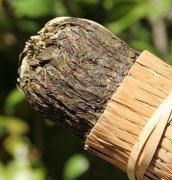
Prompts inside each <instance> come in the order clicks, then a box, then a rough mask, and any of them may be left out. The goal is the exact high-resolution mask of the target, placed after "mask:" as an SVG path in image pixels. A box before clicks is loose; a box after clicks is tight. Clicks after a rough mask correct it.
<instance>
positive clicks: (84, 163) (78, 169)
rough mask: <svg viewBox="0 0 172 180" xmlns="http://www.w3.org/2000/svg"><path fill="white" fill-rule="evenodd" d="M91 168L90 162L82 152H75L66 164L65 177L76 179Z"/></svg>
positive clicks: (71, 179) (66, 178)
mask: <svg viewBox="0 0 172 180" xmlns="http://www.w3.org/2000/svg"><path fill="white" fill-rule="evenodd" d="M88 168H89V162H88V160H87V159H86V157H85V156H83V155H82V154H75V155H73V156H72V157H71V158H69V159H68V161H67V162H66V164H65V167H64V179H65V180H74V179H76V178H78V177H79V176H81V175H82V174H83V173H85V172H86V171H87V170H88Z"/></svg>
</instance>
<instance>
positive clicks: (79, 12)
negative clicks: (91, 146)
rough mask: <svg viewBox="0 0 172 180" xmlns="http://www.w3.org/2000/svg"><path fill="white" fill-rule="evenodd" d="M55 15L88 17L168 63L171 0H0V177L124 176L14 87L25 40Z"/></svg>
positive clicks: (73, 179)
mask: <svg viewBox="0 0 172 180" xmlns="http://www.w3.org/2000/svg"><path fill="white" fill-rule="evenodd" d="M57 16H74V17H81V18H88V19H91V20H94V21H96V22H99V23H101V24H103V25H104V26H106V27H107V28H108V29H109V30H110V31H112V32H113V33H114V34H115V35H117V36H118V37H120V38H122V39H123V40H124V41H126V42H127V43H128V44H129V45H130V46H131V47H133V48H134V49H137V50H139V51H142V50H144V49H147V50H149V51H151V52H153V53H155V54H156V55H158V56H159V57H161V58H163V59H165V61H166V62H168V63H172V0H145V1H143V0H0V180H105V179H107V180H111V179H113V180H114V179H118V180H125V179H127V176H126V174H125V173H124V172H122V171H121V170H119V169H117V168H115V167H114V166H113V165H111V164H109V163H107V162H105V161H103V160H101V159H100V158H97V157H95V156H93V155H91V154H90V153H88V152H85V151H84V150H83V142H80V139H78V138H77V137H75V136H74V135H73V134H72V133H71V132H70V130H66V129H65V128H63V127H61V126H60V125H58V124H57V125H54V124H53V123H52V122H50V121H49V120H46V119H43V118H42V117H40V116H39V115H38V114H37V113H35V112H34V111H33V110H32V109H31V108H30V106H29V105H28V103H27V102H26V101H25V98H24V95H23V94H22V93H20V92H19V91H18V90H17V89H16V79H17V76H18V75H17V68H18V67H17V66H18V57H19V54H20V52H21V51H22V49H23V48H24V45H25V41H26V40H27V39H28V38H29V37H30V36H31V35H34V34H36V32H37V31H39V30H40V29H41V27H43V25H44V24H45V23H46V22H47V21H48V20H50V19H52V18H54V17H57Z"/></svg>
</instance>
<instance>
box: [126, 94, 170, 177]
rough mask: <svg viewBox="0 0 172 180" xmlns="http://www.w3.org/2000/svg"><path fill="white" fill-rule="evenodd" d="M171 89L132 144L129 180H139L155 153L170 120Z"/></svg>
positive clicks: (128, 168)
mask: <svg viewBox="0 0 172 180" xmlns="http://www.w3.org/2000/svg"><path fill="white" fill-rule="evenodd" d="M171 112H172V91H171V93H170V95H169V96H168V97H167V98H166V99H165V100H164V101H163V102H162V104H161V105H160V106H159V107H158V108H157V110H156V111H155V113H154V114H153V115H152V117H151V118H150V120H149V121H148V122H147V124H146V125H145V127H144V128H143V130H142V132H141V133H140V135H139V138H138V141H137V142H136V143H135V144H134V147H133V149H132V151H131V154H130V158H129V161H128V167H127V174H128V177H129V179H130V180H136V179H139V180H141V179H142V178H143V176H144V174H145V172H146V170H147V168H148V166H149V164H150V162H151V160H152V158H153V156H154V154H155V151H156V149H157V147H158V144H159V142H160V140H161V137H162V134H163V132H164V130H165V127H166V125H167V124H168V123H169V122H170V121H171V118H170V116H171ZM139 160H140V171H139V172H138V177H137V178H136V173H135V171H136V164H137V162H138V161H139Z"/></svg>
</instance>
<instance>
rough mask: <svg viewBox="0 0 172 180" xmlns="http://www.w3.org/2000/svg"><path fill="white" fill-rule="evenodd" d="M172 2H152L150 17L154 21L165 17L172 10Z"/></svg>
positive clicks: (171, 0)
mask: <svg viewBox="0 0 172 180" xmlns="http://www.w3.org/2000/svg"><path fill="white" fill-rule="evenodd" d="M171 6H172V0H165V1H164V0H150V1H149V7H148V10H149V14H148V17H149V18H150V19H152V20H154V19H158V18H161V17H165V16H166V15H167V13H168V12H169V11H170V10H171Z"/></svg>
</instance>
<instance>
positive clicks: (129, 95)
mask: <svg viewBox="0 0 172 180" xmlns="http://www.w3.org/2000/svg"><path fill="white" fill-rule="evenodd" d="M171 74H172V68H171V66H169V65H167V64H166V63H164V62H163V61H161V60H160V59H158V58H157V57H155V56H154V55H152V54H150V53H149V52H147V51H144V52H143V53H142V54H141V56H140V57H139V58H138V59H137V61H136V63H135V64H134V65H133V67H132V68H131V70H130V71H129V74H128V76H126V77H125V79H124V81H123V82H122V84H121V85H120V87H119V88H118V90H117V92H116V93H115V94H114V95H113V96H112V98H111V100H110V102H109V103H108V105H107V107H106V110H105V112H104V113H103V115H102V116H101V117H100V119H99V121H98V123H97V124H96V125H95V126H94V128H93V129H92V131H91V133H90V134H89V136H88V138H87V141H86V145H85V148H86V149H88V150H89V151H91V152H93V153H94V154H96V155H98V156H100V157H101V158H104V159H106V160H108V161H109V162H111V163H113V164H115V165H116V166H118V167H120V168H121V169H123V170H124V171H126V169H127V162H128V158H129V156H130V152H131V150H132V147H133V145H134V143H135V142H136V141H137V138H138V136H139V134H140V132H141V130H142V129H143V127H144V126H145V124H146V122H147V121H148V120H149V118H150V117H151V116H152V114H153V113H154V111H155V110H156V109H157V107H158V106H159V105H160V104H161V102H162V101H163V100H164V99H165V98H166V97H167V96H168V94H169V92H170V91H171V89H172V77H171ZM171 142H172V127H171V123H170V124H168V126H167V127H166V130H165V132H164V134H163V137H162V140H161V142H160V144H159V147H158V149H157V150H156V153H155V155H154V157H153V159H152V162H151V164H150V165H149V168H148V170H147V172H146V175H145V177H144V179H146V178H147V179H151V178H152V179H172V174H171V172H172V144H171ZM137 169H139V164H138V167H137ZM136 173H137V172H136Z"/></svg>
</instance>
